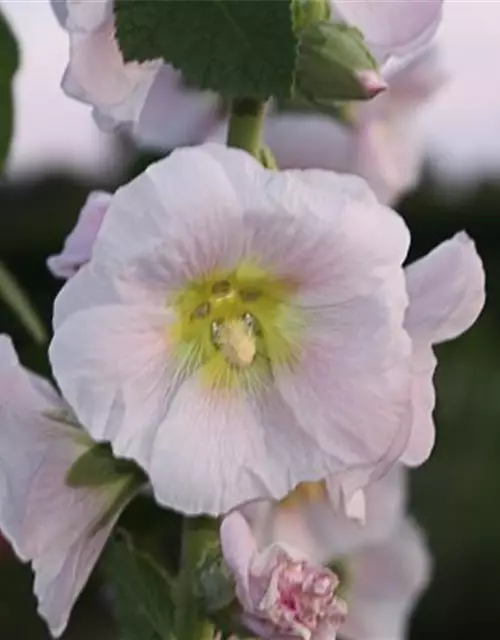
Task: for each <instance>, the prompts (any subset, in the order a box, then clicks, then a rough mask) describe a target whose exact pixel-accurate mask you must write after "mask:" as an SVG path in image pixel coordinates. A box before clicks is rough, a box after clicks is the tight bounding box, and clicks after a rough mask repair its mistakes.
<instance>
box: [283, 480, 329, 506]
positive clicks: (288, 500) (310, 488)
mask: <svg viewBox="0 0 500 640" xmlns="http://www.w3.org/2000/svg"><path fill="white" fill-rule="evenodd" d="M326 498H327V490H326V483H325V481H324V480H319V481H318V482H301V483H300V484H298V485H297V486H296V487H295V489H294V490H293V491H291V492H290V493H289V494H288V495H287V496H286V497H285V498H283V500H281V503H280V504H281V507H282V508H283V509H295V508H296V507H298V506H299V505H300V504H303V503H304V502H321V501H322V500H325V499H326Z"/></svg>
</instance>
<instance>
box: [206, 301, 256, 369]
mask: <svg viewBox="0 0 500 640" xmlns="http://www.w3.org/2000/svg"><path fill="white" fill-rule="evenodd" d="M212 341H213V343H214V344H215V345H216V346H217V347H218V348H219V349H220V350H221V352H222V354H223V356H224V358H225V359H226V360H227V361H228V362H229V363H230V364H233V365H235V366H238V367H248V366H249V365H251V364H252V362H253V361H254V358H255V355H256V353H257V345H256V343H255V335H254V323H253V318H252V316H251V315H250V314H248V313H246V314H245V315H244V316H243V317H242V318H235V319H232V320H223V321H215V322H213V323H212Z"/></svg>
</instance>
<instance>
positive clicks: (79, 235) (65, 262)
mask: <svg viewBox="0 0 500 640" xmlns="http://www.w3.org/2000/svg"><path fill="white" fill-rule="evenodd" d="M111 197H112V195H111V194H110V193H107V192H105V191H92V193H90V195H89V196H88V198H87V200H86V202H85V204H84V205H83V207H82V210H81V211H80V213H79V216H78V221H77V223H76V225H75V228H74V229H73V231H72V232H71V233H70V234H69V235H68V237H67V238H66V240H65V241H64V247H63V250H62V251H61V253H59V254H57V255H54V256H50V258H48V260H47V266H48V267H49V269H50V271H51V272H52V273H53V274H54V275H55V276H56V277H57V278H62V279H64V280H67V279H68V278H71V276H74V275H75V273H76V272H77V271H78V269H80V267H82V266H83V265H84V264H86V263H87V262H88V261H89V260H90V257H91V255H92V247H93V246H94V242H95V239H96V237H97V232H98V231H99V229H100V228H101V224H102V221H103V219H104V214H105V213H106V211H107V210H108V207H109V205H110V203H111Z"/></svg>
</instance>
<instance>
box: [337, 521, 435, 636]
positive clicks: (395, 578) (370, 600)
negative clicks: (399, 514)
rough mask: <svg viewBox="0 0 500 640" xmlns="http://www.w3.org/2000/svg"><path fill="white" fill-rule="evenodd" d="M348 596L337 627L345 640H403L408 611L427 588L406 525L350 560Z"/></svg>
mask: <svg viewBox="0 0 500 640" xmlns="http://www.w3.org/2000/svg"><path fill="white" fill-rule="evenodd" d="M352 570H353V591H352V598H351V600H350V601H349V615H348V617H347V619H346V622H345V624H344V625H343V627H342V636H343V637H345V638H346V639H347V640H380V639H381V638H383V639H384V640H404V638H405V637H406V634H407V628H408V623H409V618H410V616H411V613H412V610H413V607H414V605H415V603H416V601H417V599H418V598H419V596H420V594H421V593H422V591H423V590H424V589H425V587H426V586H427V584H428V582H429V577H430V572H431V558H430V555H429V552H428V551H427V546H426V544H425V539H424V537H423V535H422V533H421V531H420V530H419V528H418V527H417V526H416V525H415V524H414V523H413V522H412V521H411V520H407V521H405V522H403V523H402V525H401V526H400V527H398V528H397V529H396V530H395V532H394V535H392V536H391V537H390V538H389V539H387V541H385V542H384V543H382V544H380V545H377V546H373V547H371V548H369V549H366V550H365V551H362V552H361V553H359V554H357V555H356V556H354V557H353V567H352Z"/></svg>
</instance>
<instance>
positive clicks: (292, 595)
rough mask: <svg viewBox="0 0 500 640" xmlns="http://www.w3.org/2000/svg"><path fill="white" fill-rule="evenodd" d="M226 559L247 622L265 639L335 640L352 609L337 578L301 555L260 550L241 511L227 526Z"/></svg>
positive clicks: (274, 547)
mask: <svg viewBox="0 0 500 640" xmlns="http://www.w3.org/2000/svg"><path fill="white" fill-rule="evenodd" d="M221 545H222V553H223V556H224V559H225V561H226V563H227V565H228V567H229V569H230V571H231V572H232V574H233V576H234V578H235V580H236V593H237V597H238V599H239V601H240V602H241V604H242V606H243V610H244V616H243V622H244V624H245V625H246V626H247V627H248V628H249V629H250V630H251V631H252V632H254V633H257V634H258V635H259V636H260V637H262V638H272V639H274V638H289V639H291V638H301V639H303V640H320V639H321V640H327V639H328V640H334V638H335V635H336V632H337V630H338V628H339V626H340V625H341V624H342V623H343V622H344V620H345V616H346V613H347V608H346V606H345V603H344V601H343V600H341V599H340V598H338V597H337V596H336V594H335V590H336V589H337V586H338V583H339V581H338V578H337V576H336V575H335V574H334V573H332V572H331V571H329V570H328V569H324V568H323V567H319V566H317V565H314V564H313V563H311V562H309V561H308V560H307V559H306V558H305V557H304V555H303V554H302V553H301V552H300V551H297V550H296V549H292V548H287V547H285V546H282V545H278V544H274V545H271V546H269V547H266V548H264V549H263V550H258V548H257V542H256V539H255V537H254V535H253V534H252V531H251V529H250V527H249V525H248V523H247V521H246V520H245V518H244V517H243V516H242V515H241V514H240V513H238V512H237V511H235V512H233V513H231V514H230V515H228V516H227V517H226V518H225V519H224V521H223V523H222V526H221Z"/></svg>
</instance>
